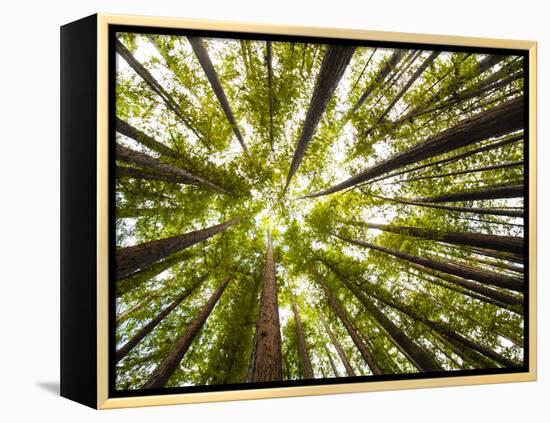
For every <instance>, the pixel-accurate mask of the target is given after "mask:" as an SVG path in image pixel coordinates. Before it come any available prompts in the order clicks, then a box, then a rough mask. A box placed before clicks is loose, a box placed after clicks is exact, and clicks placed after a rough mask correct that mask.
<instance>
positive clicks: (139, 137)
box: [115, 118, 185, 160]
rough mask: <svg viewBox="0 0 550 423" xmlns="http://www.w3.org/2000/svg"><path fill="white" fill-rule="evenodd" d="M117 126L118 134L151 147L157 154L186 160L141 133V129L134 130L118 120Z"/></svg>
mask: <svg viewBox="0 0 550 423" xmlns="http://www.w3.org/2000/svg"><path fill="white" fill-rule="evenodd" d="M115 125H116V130H117V132H118V133H120V134H122V135H124V136H125V137H128V138H131V139H133V140H134V141H137V142H139V143H140V144H143V145H144V146H146V147H149V148H150V149H151V150H154V151H156V152H157V153H160V154H162V155H164V156H168V157H171V158H173V159H177V160H185V158H184V157H183V156H182V155H181V154H179V153H178V152H176V151H174V150H172V149H171V148H170V147H168V146H167V145H165V144H163V143H161V142H158V141H157V140H156V139H154V138H153V137H150V136H149V135H147V134H145V133H144V132H141V131H140V130H139V129H136V128H134V127H133V126H131V125H129V124H128V123H126V122H124V121H123V120H122V119H119V118H116V124H115Z"/></svg>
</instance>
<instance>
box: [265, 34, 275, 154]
mask: <svg viewBox="0 0 550 423" xmlns="http://www.w3.org/2000/svg"><path fill="white" fill-rule="evenodd" d="M265 60H266V62H267V89H268V92H269V144H270V146H271V151H273V143H274V136H273V114H274V110H273V109H274V107H273V106H274V97H273V46H272V43H271V41H266V59H265Z"/></svg>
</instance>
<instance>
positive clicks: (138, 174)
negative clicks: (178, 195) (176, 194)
mask: <svg viewBox="0 0 550 423" xmlns="http://www.w3.org/2000/svg"><path fill="white" fill-rule="evenodd" d="M115 172H116V177H117V178H133V179H144V180H149V181H160V182H167V183H169V184H183V185H196V183H195V182H192V181H190V180H189V179H187V178H184V177H182V176H179V175H167V174H163V173H157V172H152V171H150V170H147V169H136V168H133V167H122V166H117V167H116V169H115Z"/></svg>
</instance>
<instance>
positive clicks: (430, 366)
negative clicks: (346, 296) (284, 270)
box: [323, 262, 443, 372]
mask: <svg viewBox="0 0 550 423" xmlns="http://www.w3.org/2000/svg"><path fill="white" fill-rule="evenodd" d="M323 263H324V264H325V265H327V263H325V262H323ZM327 267H328V268H329V269H331V270H333V268H332V267H331V266H330V265H327ZM335 275H336V276H337V277H338V279H340V280H341V281H342V282H343V283H344V285H345V286H346V287H347V288H348V289H349V290H350V291H351V292H353V294H354V295H355V296H356V297H357V299H358V300H359V301H360V302H361V303H362V304H363V305H364V306H365V308H366V309H367V311H368V312H369V314H370V315H371V316H372V317H373V318H374V320H376V321H377V322H378V324H379V325H380V326H381V327H382V328H383V329H384V331H385V332H386V334H387V335H388V337H389V338H390V340H391V341H392V343H393V344H394V345H395V346H396V347H397V348H398V349H399V350H400V351H401V352H402V353H403V354H404V355H405V357H407V358H408V359H409V361H410V362H411V363H412V364H413V365H414V366H415V367H416V368H417V369H418V370H420V371H422V372H436V371H440V370H443V369H442V368H441V366H439V364H437V363H436V362H435V361H434V360H433V358H432V357H431V356H430V355H429V354H428V353H427V352H426V351H424V350H423V349H422V348H421V347H419V346H418V345H417V344H415V343H414V342H413V341H412V340H411V339H410V338H409V337H408V336H407V335H406V334H405V332H403V331H402V330H401V329H400V328H399V327H398V326H397V325H396V324H395V323H393V322H392V321H391V320H390V319H389V318H388V317H387V316H386V315H385V314H384V313H382V311H380V309H379V308H378V307H377V306H376V304H374V302H372V301H371V300H370V299H369V298H368V297H367V296H366V295H365V294H364V292H363V291H362V290H361V289H360V288H359V287H358V286H356V285H353V284H351V283H350V282H348V280H347V279H345V278H343V277H342V275H340V273H338V272H335Z"/></svg>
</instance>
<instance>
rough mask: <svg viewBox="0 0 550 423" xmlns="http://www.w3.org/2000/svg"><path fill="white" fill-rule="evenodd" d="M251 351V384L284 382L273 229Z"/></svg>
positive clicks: (249, 379)
mask: <svg viewBox="0 0 550 423" xmlns="http://www.w3.org/2000/svg"><path fill="white" fill-rule="evenodd" d="M252 349H253V352H252V359H251V361H250V368H249V376H248V381H249V382H270V381H275V380H282V378H283V366H282V353H281V328H280V321H279V303H278V299H277V280H276V275H275V261H274V259H273V241H272V238H271V230H269V233H268V236H267V251H266V259H265V268H264V275H263V286H262V294H261V297H260V309H259V314H258V321H257V324H256V333H255V334H254V345H253V348H252Z"/></svg>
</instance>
